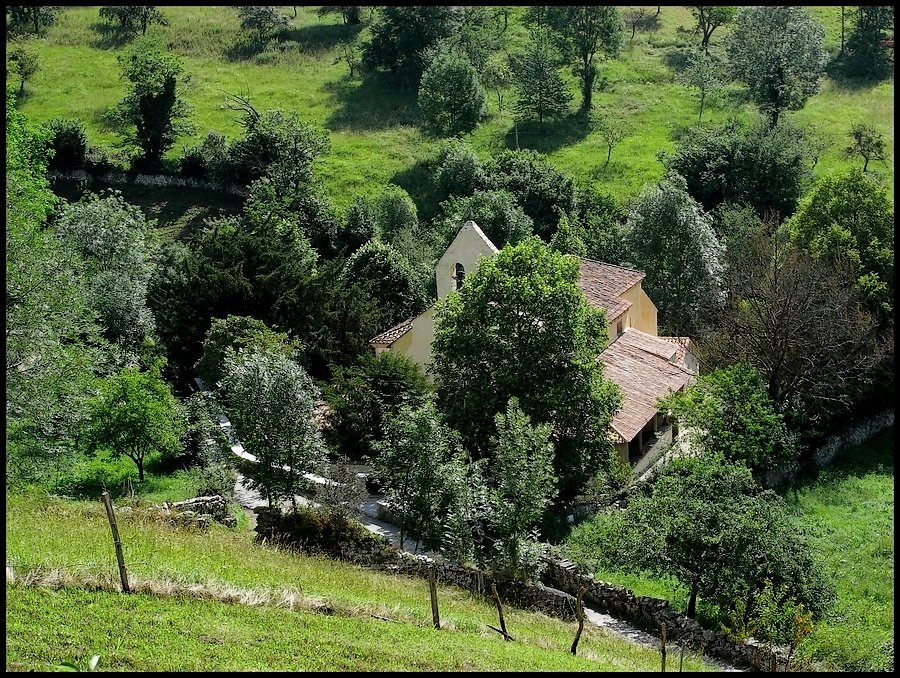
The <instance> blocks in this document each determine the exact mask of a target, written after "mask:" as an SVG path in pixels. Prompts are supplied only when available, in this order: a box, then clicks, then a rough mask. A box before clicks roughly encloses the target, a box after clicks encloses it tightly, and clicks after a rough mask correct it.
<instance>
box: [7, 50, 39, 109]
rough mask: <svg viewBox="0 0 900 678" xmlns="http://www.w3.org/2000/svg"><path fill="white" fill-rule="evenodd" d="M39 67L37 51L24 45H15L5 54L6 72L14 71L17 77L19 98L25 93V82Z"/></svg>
mask: <svg viewBox="0 0 900 678" xmlns="http://www.w3.org/2000/svg"><path fill="white" fill-rule="evenodd" d="M40 69H41V62H40V59H38V55H37V52H35V51H34V50H33V49H31V48H30V47H26V46H25V45H16V46H15V47H13V48H12V49H11V50H10V52H9V54H8V55H7V56H6V70H7V72H12V73H15V75H16V77H17V78H18V79H19V98H21V97H22V96H24V94H25V83H26V82H28V81H29V80H31V78H32V77H34V75H35V73H37V72H38V71H39V70H40Z"/></svg>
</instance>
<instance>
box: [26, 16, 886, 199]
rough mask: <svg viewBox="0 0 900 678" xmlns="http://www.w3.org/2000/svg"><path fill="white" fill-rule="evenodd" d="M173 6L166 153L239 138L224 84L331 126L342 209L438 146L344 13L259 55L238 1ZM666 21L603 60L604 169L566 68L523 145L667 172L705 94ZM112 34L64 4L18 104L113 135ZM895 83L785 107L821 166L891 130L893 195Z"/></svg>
mask: <svg viewBox="0 0 900 678" xmlns="http://www.w3.org/2000/svg"><path fill="white" fill-rule="evenodd" d="M811 10H812V12H813V14H814V15H815V16H816V18H817V19H818V20H819V21H821V22H822V23H823V25H824V26H825V29H826V41H825V45H826V48H827V49H828V50H830V51H832V52H834V51H835V50H836V49H837V47H838V45H839V43H840V7H838V6H833V7H814V8H811ZM523 11H524V8H521V7H520V8H514V11H513V12H512V16H511V18H510V24H509V29H508V36H509V46H508V49H509V51H510V52H515V51H517V50H518V49H520V48H521V47H522V45H523V44H524V41H525V39H526V35H527V31H526V30H525V28H524V26H523V25H522V24H521V15H522V13H523ZM165 12H166V14H167V16H169V19H170V23H171V26H170V27H159V26H153V27H151V28H150V30H149V31H148V34H149V38H148V39H149V40H151V41H153V40H155V41H156V42H157V43H158V44H160V45H161V46H163V47H165V48H167V49H169V50H170V51H171V52H173V53H176V54H179V55H180V56H181V57H182V58H183V60H184V68H185V72H186V73H188V74H190V75H191V80H190V83H189V85H188V86H187V88H186V90H185V98H186V99H187V101H188V102H189V103H190V104H191V105H192V106H193V109H194V114H193V122H194V123H195V124H196V127H197V132H196V133H195V134H194V135H192V136H191V137H186V138H184V139H181V140H180V141H179V143H178V144H177V145H176V148H175V149H173V150H172V151H171V152H170V154H169V155H170V157H173V158H174V157H177V156H178V155H179V154H180V152H181V149H182V148H183V147H184V145H186V144H190V143H195V142H196V141H198V140H199V139H201V138H202V137H203V136H204V135H205V134H206V133H207V132H208V131H210V130H212V129H215V130H218V131H220V132H222V133H224V134H226V135H227V136H229V137H230V138H234V137H235V136H236V135H238V134H239V133H240V131H241V130H240V126H239V122H238V115H237V114H236V113H235V112H234V111H232V110H229V109H228V108H227V106H226V105H225V93H226V92H230V93H243V94H249V95H250V97H251V99H252V101H253V102H254V105H256V106H257V107H258V108H259V109H266V108H283V109H286V110H292V111H296V112H297V113H298V115H299V116H300V118H301V119H302V120H305V121H307V122H310V123H313V124H316V125H321V126H323V127H325V128H327V129H328V130H330V138H331V153H330V154H328V155H326V156H325V157H323V158H322V159H321V160H320V161H319V162H318V173H319V175H320V176H321V177H322V178H323V179H324V181H325V185H326V186H327V188H328V189H329V191H330V193H331V196H332V198H333V200H334V201H335V202H336V204H338V205H339V206H346V205H348V204H349V203H350V202H351V201H352V199H353V196H354V195H356V194H360V193H367V194H371V193H375V192H378V191H379V190H380V189H381V187H383V186H384V185H385V184H387V183H389V182H391V181H397V177H402V175H403V173H404V172H405V171H407V170H409V168H410V167H412V166H413V165H415V163H416V162H417V161H419V160H421V159H422V158H423V157H425V156H426V155H428V154H429V153H431V152H433V150H434V149H435V148H436V146H437V144H438V143H439V140H437V139H433V138H430V137H428V136H425V135H423V134H422V133H421V132H420V130H419V128H418V126H417V125H418V117H417V111H416V102H415V92H413V91H408V90H403V89H400V88H398V87H397V86H396V84H395V83H394V82H393V81H392V80H391V78H390V77H389V76H387V75H383V74H375V75H374V76H366V77H365V78H358V77H357V78H353V79H350V78H349V75H348V67H347V65H346V64H345V63H344V62H343V61H342V60H341V59H340V53H339V45H340V44H341V43H342V42H348V41H352V42H354V43H355V44H357V45H359V44H362V42H364V41H365V40H366V39H367V38H368V28H367V27H362V28H361V27H359V26H344V25H343V24H342V23H341V20H340V17H339V16H336V15H330V16H327V17H319V16H318V15H317V14H316V12H315V8H313V7H298V8H297V12H298V15H297V18H296V19H292V22H291V26H290V27H289V28H287V29H285V30H284V31H283V32H282V34H281V35H280V36H279V37H278V39H277V40H276V41H273V42H271V43H270V44H269V45H268V46H266V47H265V48H262V51H261V52H260V51H259V49H258V48H256V49H251V48H249V47H247V46H246V45H245V44H243V42H242V40H243V39H242V37H241V34H240V29H239V24H238V20H237V13H236V12H235V11H234V10H233V9H231V8H225V7H166V8H165ZM282 12H283V13H284V14H286V15H288V16H290V15H291V14H292V8H289V7H283V8H282ZM652 12H655V7H654V8H653V9H652V10H651V13H652ZM658 18H659V24H658V28H657V29H656V30H653V31H638V33H637V34H636V36H635V38H634V40H630V39H629V38H630V34H629V35H626V40H625V46H624V48H623V50H622V54H621V56H620V58H619V59H615V60H607V61H604V62H602V63H601V64H600V75H601V77H602V78H605V79H606V81H607V86H606V87H605V88H604V91H601V92H598V93H596V94H595V100H594V103H595V107H597V108H602V109H606V110H608V111H610V112H612V113H613V114H615V115H617V116H619V117H622V118H624V119H625V120H626V121H627V122H628V123H629V124H630V125H631V127H632V129H633V131H634V134H633V135H632V136H631V137H629V138H627V139H625V140H624V141H622V143H621V144H620V145H619V146H617V147H616V148H615V149H614V150H613V154H612V161H611V162H610V164H609V166H607V167H605V168H604V167H603V164H604V162H605V159H606V146H605V144H604V143H603V141H602V140H601V139H600V137H599V135H598V134H597V133H595V132H591V131H590V130H589V129H588V128H587V126H586V125H585V122H584V120H583V119H582V118H581V117H579V116H577V115H575V114H574V110H575V108H576V106H577V103H578V101H579V95H578V87H577V82H576V81H575V79H574V78H573V77H572V76H571V74H570V73H569V72H568V69H563V72H564V74H565V77H566V78H567V79H568V81H569V87H570V90H571V92H572V95H573V100H572V111H573V113H572V114H571V115H570V116H567V117H565V118H563V119H561V120H557V121H549V122H548V123H547V124H545V129H544V130H543V131H541V130H538V129H537V124H536V123H535V122H532V121H520V122H519V126H518V127H519V145H520V146H521V147H523V148H536V149H538V150H541V151H543V152H546V153H547V154H548V156H549V158H550V159H551V161H552V162H553V163H555V164H556V165H557V166H558V167H559V168H560V169H562V170H563V171H565V172H567V173H569V174H571V175H572V176H573V177H574V178H575V179H576V180H578V181H579V182H581V183H585V184H590V185H594V186H596V187H597V188H598V189H600V190H602V191H604V192H608V193H610V194H611V195H613V196H615V197H616V198H618V199H620V200H622V201H627V200H630V199H631V198H634V197H635V196H636V195H637V194H638V193H639V192H640V190H641V188H642V186H643V185H644V184H645V183H646V182H652V181H654V180H656V179H658V178H660V177H661V176H662V174H663V166H662V164H661V163H660V162H659V160H658V159H657V152H658V151H660V150H672V149H673V148H674V144H673V142H672V140H671V137H672V132H673V130H675V129H677V128H679V127H684V126H687V125H690V124H693V123H694V122H695V121H696V119H697V99H696V97H695V96H694V95H693V94H692V93H691V92H690V91H689V90H687V89H686V88H685V87H684V86H682V85H680V84H678V83H677V82H676V81H675V77H674V73H673V72H672V71H671V70H670V69H669V68H668V67H667V66H666V65H665V57H666V54H667V52H669V51H670V50H672V49H676V48H682V47H685V46H689V45H694V44H696V42H697V40H696V37H695V36H694V35H692V34H691V33H689V32H688V31H687V30H686V29H690V28H691V26H692V25H693V18H692V16H691V14H690V12H689V10H688V9H687V8H686V7H663V8H662V10H661V12H660V15H659V17H658ZM727 33H728V27H727V26H725V27H722V28H720V29H718V30H717V32H716V33H715V34H714V36H713V39H712V45H713V49H720V48H721V45H722V41H723V39H724V38H725V36H726V35H727ZM103 36H104V33H103V32H102V31H101V30H100V29H99V26H98V17H97V8H96V7H73V8H66V10H65V11H64V12H63V14H62V16H61V18H60V20H59V22H58V24H57V25H56V26H54V27H52V28H51V29H50V30H49V31H48V33H47V35H46V37H44V38H41V39H32V42H33V44H35V46H36V47H37V48H38V51H39V53H40V57H41V60H42V64H43V67H42V70H41V71H40V72H39V73H38V74H37V75H36V76H35V78H34V80H33V82H31V83H30V84H29V86H28V88H27V89H28V97H27V98H26V99H25V101H24V102H22V104H21V107H22V110H23V111H25V112H26V113H28V114H29V115H30V116H31V117H32V118H33V119H35V120H39V121H40V120H47V119H50V118H54V117H78V118H81V119H82V120H84V122H85V124H86V125H87V128H88V135H89V137H90V139H91V140H92V141H93V142H95V143H102V144H105V145H112V144H114V143H117V139H118V137H117V135H116V134H115V131H114V129H113V128H112V127H111V126H110V125H109V124H108V116H107V113H108V111H109V109H110V108H111V107H112V106H114V105H115V104H116V102H118V101H119V100H120V99H121V98H122V96H123V95H124V86H123V83H122V82H121V81H120V80H119V69H118V65H117V63H116V56H117V54H119V53H121V52H122V51H123V50H124V49H127V45H119V44H118V43H117V42H115V41H111V40H108V39H106V40H105V39H104V37H103ZM279 45H280V47H279ZM893 92H894V87H893V79H891V80H888V81H885V82H882V83H880V84H877V85H872V84H860V83H837V82H835V81H833V80H831V79H830V78H826V79H825V80H824V83H823V87H822V91H821V93H819V94H817V95H814V96H813V97H812V98H810V100H809V102H808V103H807V105H806V107H805V108H804V109H803V110H802V111H798V112H792V113H787V114H786V115H785V117H786V118H793V119H795V120H796V121H797V122H799V123H801V124H804V125H806V126H808V127H810V128H811V129H812V130H813V131H814V132H815V133H816V134H818V135H820V136H821V137H822V139H823V140H824V141H825V142H826V143H827V144H828V148H827V150H826V151H825V152H824V154H823V155H822V156H821V157H820V159H819V162H818V163H817V165H816V168H815V173H816V175H817V176H819V175H821V174H822V173H826V172H831V171H834V170H837V169H842V168H846V167H849V166H853V165H857V164H861V162H862V161H861V160H857V159H852V158H845V157H843V155H842V149H843V148H844V147H845V146H846V145H847V143H848V133H849V130H850V127H851V125H852V124H853V123H854V122H856V121H858V120H864V121H866V122H869V123H872V124H874V125H876V126H877V127H879V128H880V129H881V131H882V132H883V133H884V135H885V139H886V142H887V143H886V147H887V149H889V150H888V153H889V157H888V160H887V161H886V162H885V163H880V162H874V163H872V164H871V165H870V170H874V171H875V172H876V173H879V174H882V175H883V176H884V177H885V179H886V181H887V183H888V185H889V191H890V195H891V196H892V197H893V111H894V107H893ZM488 94H489V96H488V108H489V117H488V119H487V120H486V121H485V122H484V123H483V124H482V125H481V126H480V127H479V128H478V129H477V130H475V131H474V132H473V133H471V134H469V135H467V137H466V138H467V139H468V140H469V141H470V142H471V143H472V144H473V146H474V147H475V148H476V150H477V151H478V152H479V153H480V154H481V155H483V156H485V157H486V156H489V155H493V154H495V153H497V152H498V151H500V150H502V149H504V148H514V147H515V134H514V130H515V120H514V115H513V112H512V101H513V94H512V90H511V89H510V90H509V91H507V92H506V97H505V98H506V103H505V104H504V109H503V111H500V110H499V108H498V103H497V99H496V96H495V95H494V93H492V92H489V93H488ZM737 94H738V91H737V88H736V87H734V86H732V87H730V88H729V89H728V90H727V91H726V92H724V93H723V94H722V95H720V96H718V97H716V98H714V100H713V101H712V102H711V103H710V105H709V107H708V109H707V112H704V120H708V121H710V122H715V121H719V120H724V119H725V118H727V117H728V116H730V115H738V116H740V117H747V116H751V115H755V113H754V109H753V107H752V106H751V105H750V104H748V103H741V98H740V97H739V96H737ZM198 202H200V200H198Z"/></svg>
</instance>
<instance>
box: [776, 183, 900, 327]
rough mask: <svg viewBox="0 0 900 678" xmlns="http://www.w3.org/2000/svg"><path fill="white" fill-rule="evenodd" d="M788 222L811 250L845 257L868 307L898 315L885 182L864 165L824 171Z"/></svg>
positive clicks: (890, 209)
mask: <svg viewBox="0 0 900 678" xmlns="http://www.w3.org/2000/svg"><path fill="white" fill-rule="evenodd" d="M788 228H789V229H790V233H791V236H792V238H793V239H794V241H795V242H798V243H799V244H800V245H801V246H802V247H803V248H804V249H806V250H807V251H809V252H811V253H813V254H815V255H823V254H824V255H827V256H829V257H832V258H839V259H846V260H847V261H848V262H849V263H850V266H851V268H852V270H853V272H854V273H855V275H856V280H857V285H858V287H859V289H860V291H861V292H862V295H863V298H865V299H866V300H867V302H868V304H869V307H870V308H872V309H873V310H876V311H878V312H879V313H880V314H883V315H885V316H886V317H888V318H892V317H893V308H894V307H893V298H894V208H893V205H892V204H891V201H890V199H889V198H888V195H887V188H886V187H885V186H884V185H883V184H882V183H881V182H879V181H877V180H875V179H872V178H871V177H869V176H868V175H866V174H864V173H863V172H860V171H859V169H854V170H851V171H849V172H844V173H839V174H831V175H828V176H825V177H823V178H821V179H820V180H819V181H818V182H817V183H816V185H815V186H814V187H813V189H812V190H811V191H810V192H809V193H807V194H806V195H805V196H804V197H803V199H802V200H801V201H800V205H799V207H798V208H797V212H796V214H794V216H793V217H792V218H791V220H790V222H789V223H788Z"/></svg>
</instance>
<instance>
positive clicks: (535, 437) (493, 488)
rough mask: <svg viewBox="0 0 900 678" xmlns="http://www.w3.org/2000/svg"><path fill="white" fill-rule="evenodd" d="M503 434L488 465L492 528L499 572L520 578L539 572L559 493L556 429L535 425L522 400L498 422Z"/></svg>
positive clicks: (511, 401) (509, 407)
mask: <svg viewBox="0 0 900 678" xmlns="http://www.w3.org/2000/svg"><path fill="white" fill-rule="evenodd" d="M494 422H495V424H496V427H497V436H496V438H494V439H493V441H492V442H493V444H494V451H493V455H492V459H491V462H490V465H489V467H488V483H489V485H490V489H489V491H488V510H487V518H488V524H489V525H490V528H491V530H492V532H493V534H494V535H495V537H496V541H495V543H494V549H495V554H494V558H493V559H492V560H493V565H494V568H493V569H494V570H495V571H499V572H504V573H507V574H509V575H511V576H514V577H517V576H521V575H524V577H525V578H531V577H534V576H536V575H537V574H538V572H537V570H538V567H537V566H538V561H537V558H536V557H534V556H535V554H536V553H537V539H538V538H539V536H540V535H539V533H538V531H537V525H538V523H539V522H540V520H541V518H542V517H543V515H544V511H545V510H546V508H547V506H549V504H550V501H551V499H553V496H554V495H555V494H556V476H555V475H554V473H553V443H552V442H551V440H550V434H551V431H552V426H551V425H550V424H549V423H545V424H537V425H534V426H532V424H531V420H530V419H529V417H528V416H527V415H526V414H525V413H524V412H522V410H521V408H520V407H519V402H518V400H517V399H516V398H515V397H513V398H510V399H509V402H508V404H507V406H506V410H505V411H503V412H498V413H497V416H496V417H495V418H494Z"/></svg>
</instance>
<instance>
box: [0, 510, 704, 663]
mask: <svg viewBox="0 0 900 678" xmlns="http://www.w3.org/2000/svg"><path fill="white" fill-rule="evenodd" d="M119 529H120V532H121V538H122V543H123V546H124V552H125V558H126V562H127V564H128V567H129V572H130V573H131V576H132V577H134V578H138V579H143V580H168V581H178V582H181V583H191V582H195V583H204V584H209V585H213V586H215V585H225V584H227V585H231V586H236V587H241V588H246V589H256V590H259V589H279V590H285V589H290V588H293V589H300V590H301V591H302V593H303V595H304V596H309V597H314V598H316V599H319V600H323V601H325V602H327V603H328V604H329V605H330V606H331V607H332V609H333V610H335V612H334V614H333V615H331V616H328V615H322V614H315V613H311V612H305V611H297V612H291V611H288V610H284V609H278V608H268V607H254V608H251V607H246V606H242V605H237V604H231V605H228V604H225V603H221V602H216V601H198V600H188V599H185V598H168V597H167V598H158V597H155V596H152V595H149V594H136V595H132V596H121V595H117V594H115V593H110V592H103V591H88V590H84V589H79V588H65V589H60V590H56V591H53V590H47V589H41V588H26V587H23V586H20V585H18V584H13V585H12V586H8V588H7V612H6V625H7V631H6V637H7V646H6V647H7V658H6V662H7V664H6V666H7V670H10V669H19V670H28V669H36V670H46V669H47V668H49V667H52V666H53V665H55V664H58V663H60V662H63V661H74V662H75V663H77V664H79V665H84V664H86V662H87V660H88V659H89V658H90V657H91V656H92V655H94V654H99V655H100V656H101V657H102V667H103V668H106V669H120V670H153V669H159V670H190V669H193V670H199V669H207V670H212V669H219V668H222V669H226V668H228V669H244V670H254V669H268V670H298V669H299V670H316V669H346V670H350V669H370V670H390V669H403V670H447V669H463V670H501V669H502V670H527V669H534V670H541V669H544V670H562V671H566V670H588V671H596V670H615V671H651V670H655V669H656V668H657V667H658V666H659V654H658V653H657V652H655V651H652V650H646V649H643V648H639V647H637V646H634V645H631V644H628V643H624V642H622V641H619V640H616V639H614V638H611V637H610V636H608V635H607V634H606V632H604V631H603V630H601V629H597V628H595V627H587V628H586V629H585V631H584V633H583V635H582V638H581V642H580V644H579V652H578V657H572V655H571V654H569V651H568V649H569V645H570V644H571V642H572V638H573V637H574V633H575V627H576V625H575V623H571V622H569V623H567V622H562V621H560V620H557V619H552V618H550V617H547V616H546V615H543V614H539V613H534V612H526V611H521V610H514V609H507V610H506V611H505V616H506V624H507V628H508V629H509V632H510V634H511V635H513V637H514V638H515V639H516V641H515V642H514V643H504V642H503V640H502V638H501V637H500V636H499V635H498V634H497V633H495V632H493V631H491V630H490V629H488V628H487V625H488V624H492V625H495V626H496V625H497V620H496V610H495V609H494V607H493V606H492V605H491V604H489V603H488V602H486V601H483V600H481V599H479V598H477V597H475V596H473V595H471V594H469V593H468V592H466V591H463V590H461V589H457V588H455V587H450V586H443V585H440V586H439V587H438V589H439V591H438V597H439V601H440V610H441V620H442V625H443V626H444V627H445V629H442V630H441V631H440V632H435V631H434V630H432V629H431V628H430V627H431V606H430V600H429V596H428V584H427V582H425V581H424V580H420V579H414V578H408V577H403V576H395V575H389V574H384V573H379V572H374V571H371V570H366V569H364V568H361V567H356V566H352V565H348V564H343V563H339V562H336V561H333V560H329V559H327V558H324V557H307V556H301V555H298V554H295V553H292V552H290V551H287V550H283V549H279V548H275V547H272V546H270V545H260V544H256V543H254V541H253V533H252V532H250V531H249V530H246V529H236V530H228V529H226V528H222V527H219V526H213V527H212V528H211V530H210V531H209V532H208V533H201V532H197V531H193V530H187V529H183V528H176V527H172V526H170V525H165V524H159V523H155V522H150V521H147V520H145V519H141V518H139V517H136V514H134V513H132V514H127V513H122V512H120V516H119ZM6 562H7V565H12V566H13V567H15V568H16V571H17V572H18V571H28V570H34V569H40V570H47V569H51V568H59V569H62V570H64V571H67V572H70V573H95V574H96V573H106V575H107V576H111V577H115V572H116V568H115V556H114V551H113V548H112V543H111V539H110V534H109V526H108V524H107V523H106V518H105V515H104V512H103V508H102V505H101V504H100V503H99V502H82V501H67V500H58V499H48V498H47V497H46V496H43V497H42V496H40V495H37V494H8V495H7V521H6ZM373 615H376V616H377V617H383V618H385V619H387V620H390V621H385V620H383V619H377V618H375V617H373ZM688 667H689V668H690V669H691V670H704V669H705V668H706V667H705V665H704V664H702V663H701V662H700V661H698V660H697V659H695V658H693V657H690V658H686V659H685V668H688Z"/></svg>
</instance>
